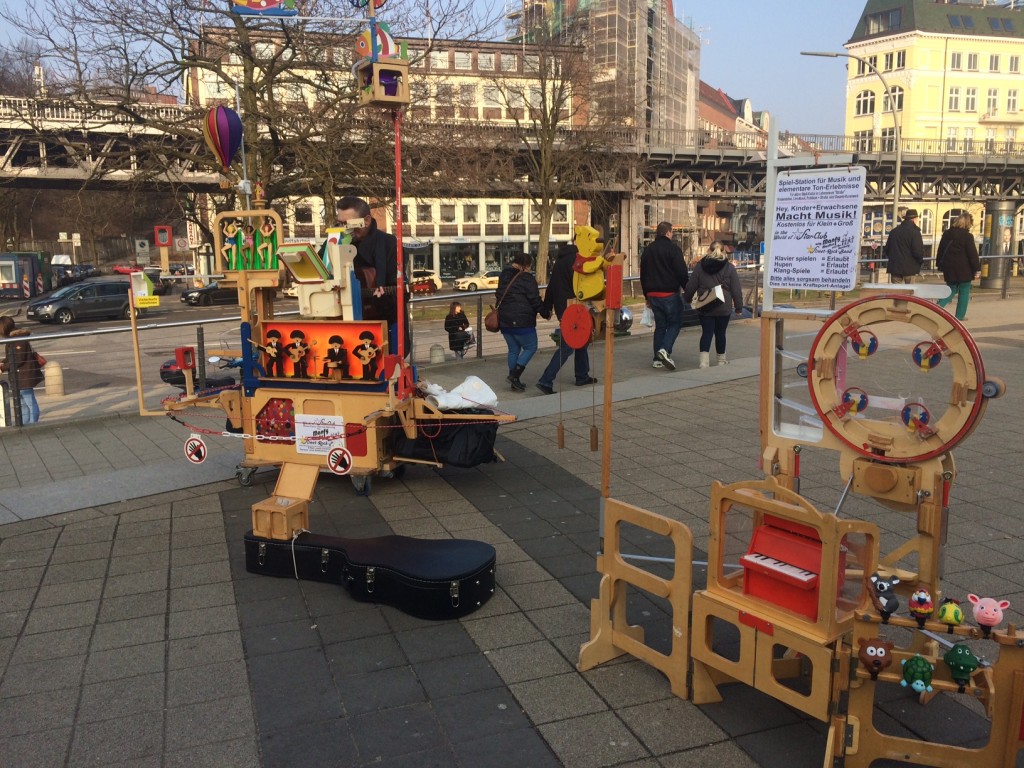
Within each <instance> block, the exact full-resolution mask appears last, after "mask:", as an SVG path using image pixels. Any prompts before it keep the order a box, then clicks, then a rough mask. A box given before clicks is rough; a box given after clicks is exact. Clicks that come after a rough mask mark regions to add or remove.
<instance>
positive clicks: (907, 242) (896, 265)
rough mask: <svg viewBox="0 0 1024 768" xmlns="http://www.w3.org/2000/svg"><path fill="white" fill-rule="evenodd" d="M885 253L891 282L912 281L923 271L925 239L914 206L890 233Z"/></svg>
mask: <svg viewBox="0 0 1024 768" xmlns="http://www.w3.org/2000/svg"><path fill="white" fill-rule="evenodd" d="M883 255H884V256H885V258H886V260H887V261H888V267H887V269H888V270H889V282H890V283H912V282H914V277H915V275H917V274H919V273H920V272H921V265H922V264H924V240H923V239H922V238H921V230H920V228H918V226H917V211H915V210H914V209H913V208H910V209H908V210H907V212H906V213H905V214H904V215H903V222H902V223H901V224H900V225H899V226H897V227H893V229H892V231H891V232H890V233H889V239H888V240H886V241H885V252H884V254H883Z"/></svg>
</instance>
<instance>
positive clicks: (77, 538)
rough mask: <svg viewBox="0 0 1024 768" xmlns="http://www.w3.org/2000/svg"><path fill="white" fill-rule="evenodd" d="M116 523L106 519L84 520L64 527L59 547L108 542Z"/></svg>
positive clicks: (112, 536)
mask: <svg viewBox="0 0 1024 768" xmlns="http://www.w3.org/2000/svg"><path fill="white" fill-rule="evenodd" d="M116 527H117V521H116V520H113V519H111V518H108V517H100V518H96V519H93V520H86V521H84V522H80V523H72V524H70V525H66V526H64V532H63V533H61V536H60V542H59V543H60V545H61V546H68V545H72V544H90V543H92V542H96V541H109V540H110V539H113V538H114V530H115V529H116Z"/></svg>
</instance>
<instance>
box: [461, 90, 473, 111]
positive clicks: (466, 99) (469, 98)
mask: <svg viewBox="0 0 1024 768" xmlns="http://www.w3.org/2000/svg"><path fill="white" fill-rule="evenodd" d="M459 106H460V107H462V108H463V109H472V110H474V111H475V107H476V86H475V85H473V84H471V83H463V84H462V85H460V86H459Z"/></svg>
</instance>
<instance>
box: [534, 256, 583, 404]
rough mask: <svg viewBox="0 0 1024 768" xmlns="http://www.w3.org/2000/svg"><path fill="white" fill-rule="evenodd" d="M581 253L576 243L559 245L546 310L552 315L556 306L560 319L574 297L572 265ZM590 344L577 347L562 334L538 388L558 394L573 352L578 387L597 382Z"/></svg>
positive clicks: (545, 392) (538, 383)
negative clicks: (561, 375) (558, 384)
mask: <svg viewBox="0 0 1024 768" xmlns="http://www.w3.org/2000/svg"><path fill="white" fill-rule="evenodd" d="M578 253H579V251H578V250H577V249H576V246H575V245H573V244H572V243H563V244H562V245H560V246H559V247H558V258H557V260H556V261H555V266H554V268H553V269H552V270H551V280H550V281H549V282H548V287H547V290H545V291H544V312H546V313H548V314H550V313H551V310H552V309H553V310H554V311H555V316H556V317H558V319H559V320H561V319H562V315H563V314H564V313H565V308H566V306H568V303H569V299H571V298H573V291H572V275H573V270H572V265H573V263H574V262H575V261H576V254H578ZM589 346H590V345H589V344H588V345H587V346H585V347H583V348H582V349H573V348H572V347H570V346H569V345H568V344H566V343H565V337H564V336H562V335H561V334H559V336H558V349H556V350H555V354H554V355H552V356H551V362H549V363H548V367H547V368H545V369H544V373H542V374H541V376H540V380H539V381H538V382H537V389H539V390H540V391H541V392H543V393H544V394H546V395H553V394H554V393H555V376H557V375H558V371H559V370H561V368H562V364H563V363H565V361H566V360H568V359H569V355H573V365H574V368H575V374H576V386H577V387H582V386H584V385H586V384H596V383H597V379H595V378H593V377H592V376H591V375H590V353H589V352H588V350H587V347H589Z"/></svg>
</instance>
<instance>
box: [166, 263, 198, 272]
mask: <svg viewBox="0 0 1024 768" xmlns="http://www.w3.org/2000/svg"><path fill="white" fill-rule="evenodd" d="M167 270H168V271H169V272H170V273H171V274H172V275H194V274H195V273H196V268H195V267H194V266H193V265H191V264H184V263H182V262H180V261H175V262H172V263H171V264H168V265H167Z"/></svg>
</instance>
